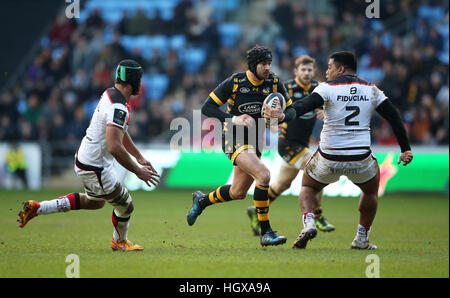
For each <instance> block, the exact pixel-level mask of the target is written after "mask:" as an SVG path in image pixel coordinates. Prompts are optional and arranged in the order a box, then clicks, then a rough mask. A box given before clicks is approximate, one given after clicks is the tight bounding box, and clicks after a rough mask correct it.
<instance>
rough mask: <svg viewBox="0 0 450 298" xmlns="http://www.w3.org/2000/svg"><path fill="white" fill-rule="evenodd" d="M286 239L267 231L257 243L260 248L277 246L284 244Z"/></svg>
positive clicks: (274, 232)
mask: <svg viewBox="0 0 450 298" xmlns="http://www.w3.org/2000/svg"><path fill="white" fill-rule="evenodd" d="M286 239H287V238H286V237H284V236H280V235H278V234H277V232H276V231H272V230H269V231H267V232H266V233H265V234H264V235H261V238H260V241H259V242H260V243H261V245H262V246H268V245H279V244H284V243H286Z"/></svg>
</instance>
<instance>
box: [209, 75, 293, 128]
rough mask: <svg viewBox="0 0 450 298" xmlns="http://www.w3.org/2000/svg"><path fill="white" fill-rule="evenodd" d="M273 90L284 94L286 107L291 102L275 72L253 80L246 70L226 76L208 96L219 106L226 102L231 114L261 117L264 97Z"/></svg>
mask: <svg viewBox="0 0 450 298" xmlns="http://www.w3.org/2000/svg"><path fill="white" fill-rule="evenodd" d="M273 92H278V93H281V94H282V95H283V96H284V98H285V100H286V107H288V106H290V105H291V104H292V100H291V99H290V97H289V94H288V93H287V91H286V88H285V87H284V86H283V84H282V83H281V82H280V79H279V78H278V76H277V75H276V74H274V73H272V72H271V73H270V75H269V77H268V78H267V79H264V80H260V81H257V82H255V81H253V80H252V79H250V77H249V75H248V71H246V72H239V73H235V74H233V75H232V76H230V77H229V78H227V79H226V80H225V81H223V82H222V83H221V84H220V85H219V86H217V87H216V89H214V91H213V92H211V93H210V94H209V97H211V98H212V99H213V100H214V102H215V103H216V104H217V105H219V106H222V105H223V104H225V103H228V107H227V111H228V113H229V114H231V115H233V116H240V115H243V114H247V115H250V116H252V117H253V118H255V119H257V118H261V117H262V116H261V109H262V106H263V101H264V99H265V98H266V97H267V95H269V94H270V93H273Z"/></svg>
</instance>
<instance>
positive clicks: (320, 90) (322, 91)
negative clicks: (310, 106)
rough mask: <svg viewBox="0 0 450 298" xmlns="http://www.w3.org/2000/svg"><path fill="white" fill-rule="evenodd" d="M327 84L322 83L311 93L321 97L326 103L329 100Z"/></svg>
mask: <svg viewBox="0 0 450 298" xmlns="http://www.w3.org/2000/svg"><path fill="white" fill-rule="evenodd" d="M328 89H329V88H328V84H327V83H325V82H323V83H320V84H319V85H318V86H317V87H316V88H314V91H313V93H317V94H319V95H320V97H322V99H323V101H324V102H326V101H328V100H329V99H330V96H329V94H328V91H329V90H328Z"/></svg>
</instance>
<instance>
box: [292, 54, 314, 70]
mask: <svg viewBox="0 0 450 298" xmlns="http://www.w3.org/2000/svg"><path fill="white" fill-rule="evenodd" d="M311 63H312V64H316V59H314V58H312V57H310V56H308V55H302V56H300V57H298V58H297V59H295V67H299V66H300V65H305V64H311Z"/></svg>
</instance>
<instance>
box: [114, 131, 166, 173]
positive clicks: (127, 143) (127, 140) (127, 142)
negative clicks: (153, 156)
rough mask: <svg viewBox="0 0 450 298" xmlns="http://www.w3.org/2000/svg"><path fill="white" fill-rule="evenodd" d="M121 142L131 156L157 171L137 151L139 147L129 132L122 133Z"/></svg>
mask: <svg viewBox="0 0 450 298" xmlns="http://www.w3.org/2000/svg"><path fill="white" fill-rule="evenodd" d="M122 144H123V146H124V147H125V149H126V150H127V151H128V153H130V154H131V155H132V156H134V158H136V161H137V162H138V163H139V164H140V165H143V166H149V167H151V168H152V169H153V171H154V172H155V173H157V171H156V170H155V168H154V167H153V166H152V164H151V162H150V161H148V160H147V159H146V158H145V157H144V156H143V155H142V153H141V151H139V149H138V148H137V147H136V145H135V144H134V142H133V139H132V138H131V136H130V134H129V133H128V132H126V133H125V134H124V135H123V139H122Z"/></svg>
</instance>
